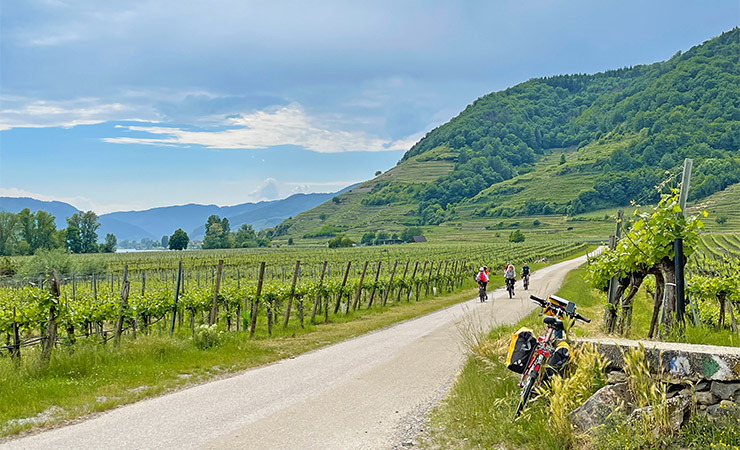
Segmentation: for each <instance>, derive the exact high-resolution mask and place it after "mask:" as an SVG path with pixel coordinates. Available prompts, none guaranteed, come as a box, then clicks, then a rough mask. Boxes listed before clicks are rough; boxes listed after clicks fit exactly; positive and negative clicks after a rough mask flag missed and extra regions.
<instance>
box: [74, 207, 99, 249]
mask: <svg viewBox="0 0 740 450" xmlns="http://www.w3.org/2000/svg"><path fill="white" fill-rule="evenodd" d="M99 227H100V222H98V215H97V214H95V213H94V212H92V211H87V212H77V213H74V214H72V216H70V217H67V230H68V232H67V248H68V249H69V250H70V251H71V252H72V253H95V252H97V251H98V233H96V231H97V229H98V228H99ZM70 228H72V230H71V231H69V230H70ZM75 229H76V231H75ZM77 236H79V241H77ZM70 237H71V238H72V241H73V245H72V246H71V244H70ZM77 244H79V245H77ZM73 246H74V247H75V248H76V249H78V250H79V251H75V250H73Z"/></svg>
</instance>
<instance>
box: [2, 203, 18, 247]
mask: <svg viewBox="0 0 740 450" xmlns="http://www.w3.org/2000/svg"><path fill="white" fill-rule="evenodd" d="M17 230H18V219H17V218H16V215H15V214H13V213H10V212H7V211H0V255H4V256H10V255H12V254H13V253H14V252H15V248H16V245H17Z"/></svg>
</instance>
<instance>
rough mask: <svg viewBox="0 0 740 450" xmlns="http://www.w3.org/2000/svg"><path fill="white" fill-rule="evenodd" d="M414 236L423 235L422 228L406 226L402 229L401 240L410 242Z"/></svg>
mask: <svg viewBox="0 0 740 450" xmlns="http://www.w3.org/2000/svg"><path fill="white" fill-rule="evenodd" d="M414 236H422V232H421V228H419V227H406V228H404V229H403V231H401V240H402V241H403V242H409V241H410V240H411V239H412V238H413V237H414Z"/></svg>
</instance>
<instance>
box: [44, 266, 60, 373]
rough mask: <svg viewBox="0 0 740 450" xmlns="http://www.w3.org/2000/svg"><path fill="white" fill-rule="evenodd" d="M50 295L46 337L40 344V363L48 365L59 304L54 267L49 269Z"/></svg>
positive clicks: (54, 336)
mask: <svg viewBox="0 0 740 450" xmlns="http://www.w3.org/2000/svg"><path fill="white" fill-rule="evenodd" d="M50 285H51V295H52V297H53V299H52V301H51V305H50V306H49V320H48V321H47V323H46V338H45V339H44V340H43V344H42V345H41V364H42V365H43V366H48V365H49V361H51V352H52V350H53V349H54V345H55V344H56V342H57V306H58V305H59V296H60V294H61V292H60V287H59V278H58V277H57V271H56V269H51V281H50Z"/></svg>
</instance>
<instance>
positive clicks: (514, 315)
mask: <svg viewBox="0 0 740 450" xmlns="http://www.w3.org/2000/svg"><path fill="white" fill-rule="evenodd" d="M584 261H585V257H580V258H576V259H574V260H570V261H565V262H562V263H559V264H555V265H552V266H550V267H547V268H544V269H541V270H539V271H537V272H536V273H534V274H533V275H532V277H531V289H530V291H529V292H525V291H523V290H522V289H521V285H520V284H519V283H517V287H518V288H520V289H519V290H518V291H517V293H516V297H515V298H513V299H509V298H508V294H507V293H506V291H504V290H502V289H498V290H496V292H491V293H489V297H492V301H491V300H489V301H488V302H486V303H480V302H479V301H478V299H474V300H470V301H467V302H464V303H460V304H457V305H454V306H451V307H449V308H446V309H444V310H441V311H437V312H435V313H431V314H428V315H426V316H423V317H419V318H417V319H413V320H409V321H406V322H402V323H399V324H396V325H394V326H391V327H389V328H386V329H383V330H379V331H375V332H372V333H368V334H366V335H363V336H360V337H358V338H355V339H351V340H349V341H345V342H341V343H339V344H335V345H331V346H329V347H325V348H322V349H320V350H316V351H313V352H310V353H306V354H304V355H301V356H298V357H296V358H293V359H287V360H284V361H280V362H277V363H274V364H270V365H267V366H263V367H259V368H255V369H252V370H248V371H246V372H242V373H241V374H239V375H236V376H233V377H231V378H227V379H222V380H218V381H214V382H211V383H207V384H203V385H200V386H195V387H192V388H189V389H185V390H182V391H178V392H175V393H172V394H168V395H164V396H162V397H158V398H153V399H150V400H145V401H141V402H139V403H135V404H132V405H128V406H124V407H121V408H118V409H115V410H112V411H110V412H107V413H105V414H102V415H99V416H97V417H94V418H92V419H90V420H87V421H84V422H81V423H77V424H74V425H70V426H66V427H61V428H58V429H54V430H50V431H47V432H43V433H39V434H36V435H32V436H28V437H25V438H22V439H17V440H11V441H7V442H5V443H3V444H0V449H42V448H43V449H76V450H84V449H105V450H112V449H126V450H131V449H204V448H205V449H262V450H265V449H389V448H391V447H393V446H394V445H396V444H398V443H399V440H400V439H401V436H402V434H403V431H404V429H405V428H407V427H408V426H409V420H411V419H409V418H410V417H413V416H415V415H416V416H418V415H420V411H421V412H423V411H425V410H427V409H428V408H429V407H430V406H431V405H432V404H433V403H434V402H435V401H436V400H437V399H439V398H440V396H441V395H443V394H444V392H446V390H447V389H448V388H449V387H450V385H451V383H452V381H453V380H454V378H455V376H456V374H457V372H458V370H459V369H460V368H461V365H462V363H463V362H464V360H465V355H464V345H463V342H464V340H465V339H464V335H469V333H470V330H475V329H479V330H480V329H486V330H487V329H489V328H490V327H491V326H492V325H493V324H497V323H513V322H515V321H517V320H518V319H519V318H521V317H522V316H523V315H525V314H526V313H528V312H529V311H531V310H532V309H533V308H534V304H533V303H532V302H530V301H528V300H527V299H528V294H530V293H532V294H535V295H538V294H539V295H546V294H547V293H551V292H553V291H555V290H556V289H557V288H558V286H559V285H560V283H561V281H562V279H563V277H564V275H565V274H566V273H567V272H568V271H570V270H571V269H573V268H575V267H577V266H579V265H580V264H582V263H583V262H584ZM466 330H467V331H466Z"/></svg>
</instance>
